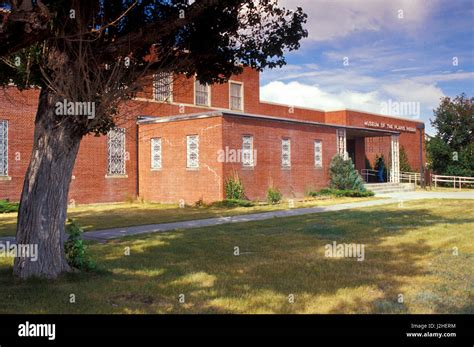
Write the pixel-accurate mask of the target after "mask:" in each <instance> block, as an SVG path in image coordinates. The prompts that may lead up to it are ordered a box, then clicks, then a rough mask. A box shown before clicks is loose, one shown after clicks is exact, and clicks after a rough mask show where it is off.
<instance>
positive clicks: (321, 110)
mask: <svg viewBox="0 0 474 347" xmlns="http://www.w3.org/2000/svg"><path fill="white" fill-rule="evenodd" d="M260 103H261V104H268V105H275V106H285V107H294V108H299V109H302V110H308V111H318V112H323V113H326V112H327V111H325V110H323V109H320V108H314V107H305V106H298V105H290V104H283V103H281V102H273V101H262V100H260Z"/></svg>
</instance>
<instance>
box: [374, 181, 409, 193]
mask: <svg viewBox="0 0 474 347" xmlns="http://www.w3.org/2000/svg"><path fill="white" fill-rule="evenodd" d="M365 188H367V189H368V190H371V191H372V192H374V193H375V194H376V195H379V194H388V193H404V192H413V191H414V190H415V185H414V184H413V183H390V182H387V183H369V184H365Z"/></svg>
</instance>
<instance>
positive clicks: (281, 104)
mask: <svg viewBox="0 0 474 347" xmlns="http://www.w3.org/2000/svg"><path fill="white" fill-rule="evenodd" d="M260 103H261V104H268V105H275V106H284V107H294V108H296V109H298V108H299V109H301V110H308V111H317V112H323V113H330V112H358V113H365V114H369V115H372V116H377V117H386V118H393V119H400V120H404V121H407V122H414V123H424V122H423V121H421V120H414V119H408V118H405V117H397V116H390V115H385V114H380V113H374V112H367V111H363V110H356V109H352V108H342V109H335V110H323V109H320V108H313V107H305V106H298V105H290V104H283V103H279V102H273V101H262V100H260Z"/></svg>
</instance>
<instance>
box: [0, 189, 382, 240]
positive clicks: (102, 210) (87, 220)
mask: <svg viewBox="0 0 474 347" xmlns="http://www.w3.org/2000/svg"><path fill="white" fill-rule="evenodd" d="M373 199H377V198H373V197H371V198H335V197H320V198H308V199H305V200H304V201H295V202H294V204H295V208H298V207H311V206H325V205H332V204H342V203H347V202H355V201H364V200H373ZM287 208H288V202H284V203H280V204H276V205H268V204H264V205H257V206H253V207H235V208H229V207H190V206H187V207H185V208H179V207H178V205H172V204H157V203H139V202H137V203H120V204H101V205H97V204H96V205H83V206H78V207H74V208H69V209H68V218H75V219H76V220H77V222H78V223H79V224H80V225H81V226H82V227H83V228H84V230H85V231H90V230H99V229H109V228H119V227H126V226H134V225H146V224H157V223H169V222H180V221H185V220H193V219H204V218H212V217H225V216H232V215H238V214H246V213H257V212H267V211H274V210H284V209H287ZM16 218H17V213H0V237H1V236H14V235H15V232H16Z"/></svg>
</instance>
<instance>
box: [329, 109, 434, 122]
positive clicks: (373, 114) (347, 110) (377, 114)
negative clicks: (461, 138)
mask: <svg viewBox="0 0 474 347" xmlns="http://www.w3.org/2000/svg"><path fill="white" fill-rule="evenodd" d="M337 111H346V112H358V113H365V114H370V115H372V116H378V117H386V118H393V119H400V120H404V121H407V122H414V123H423V124H424V123H425V122H423V121H422V120H414V119H408V118H404V117H397V116H388V115H384V114H380V113H373V112H366V111H361V110H354V109H352V108H344V109H342V110H334V111H326V112H337Z"/></svg>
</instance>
